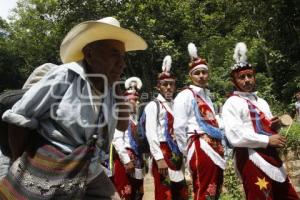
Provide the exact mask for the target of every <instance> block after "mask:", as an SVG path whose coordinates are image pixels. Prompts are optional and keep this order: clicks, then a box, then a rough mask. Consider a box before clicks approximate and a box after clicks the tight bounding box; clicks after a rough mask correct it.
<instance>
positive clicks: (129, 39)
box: [60, 17, 147, 63]
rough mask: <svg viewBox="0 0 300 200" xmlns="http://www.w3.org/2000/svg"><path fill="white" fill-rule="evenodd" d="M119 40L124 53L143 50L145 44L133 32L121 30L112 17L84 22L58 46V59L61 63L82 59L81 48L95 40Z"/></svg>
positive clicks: (74, 28) (118, 23)
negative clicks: (123, 46) (122, 45)
mask: <svg viewBox="0 0 300 200" xmlns="http://www.w3.org/2000/svg"><path fill="white" fill-rule="evenodd" d="M106 39H112V40H119V41H121V42H123V43H124V44H125V51H134V50H145V49H146V48H147V43H146V42H145V40H144V39H143V38H141V37H140V36H138V35H137V34H135V33H134V32H132V31H130V30H128V29H125V28H122V27H121V26H120V22H119V21H118V20H116V19H115V18H113V17H105V18H102V19H100V20H97V21H86V22H82V23H80V24H78V25H76V26H74V27H73V28H72V29H71V30H70V31H69V33H68V34H67V35H66V37H65V38H64V40H63V41H62V43H61V46H60V58H61V60H62V62H63V63H68V62H73V61H79V60H82V59H83V53H82V48H83V47H85V46H86V45H87V44H89V43H91V42H94V41H97V40H106Z"/></svg>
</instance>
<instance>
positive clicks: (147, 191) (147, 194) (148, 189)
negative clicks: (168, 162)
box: [143, 174, 154, 200]
mask: <svg viewBox="0 0 300 200" xmlns="http://www.w3.org/2000/svg"><path fill="white" fill-rule="evenodd" d="M153 181H154V180H153V177H152V175H150V174H146V176H145V178H144V197H143V200H151V199H153V200H154V182H153Z"/></svg>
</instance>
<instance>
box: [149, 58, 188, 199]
mask: <svg viewBox="0 0 300 200" xmlns="http://www.w3.org/2000/svg"><path fill="white" fill-rule="evenodd" d="M170 68H171V56H166V57H165V59H164V61H163V66H162V70H163V72H162V73H161V74H160V75H159V80H158V81H160V83H162V82H163V81H175V78H174V77H173V76H171V74H170ZM172 107H173V102H172V101H167V100H166V99H165V98H164V97H163V95H161V94H159V95H158V96H157V97H156V99H155V100H154V101H151V102H150V103H149V104H148V105H147V106H146V107H145V114H146V127H145V128H146V136H147V140H148V143H149V146H150V152H151V154H152V156H153V162H152V174H153V177H154V185H155V199H156V200H165V199H170V200H171V199H172V200H174V199H178V200H183V199H187V198H188V191H187V186H186V182H185V178H184V173H183V170H182V166H183V162H182V160H183V157H182V154H181V153H180V151H179V149H178V146H177V143H176V141H175V137H174V133H173V120H174V119H173V110H172ZM158 112H159V113H158ZM157 118H158V119H157ZM161 159H164V160H165V161H166V163H167V165H168V176H163V175H162V174H160V173H159V171H158V166H157V161H158V160H161Z"/></svg>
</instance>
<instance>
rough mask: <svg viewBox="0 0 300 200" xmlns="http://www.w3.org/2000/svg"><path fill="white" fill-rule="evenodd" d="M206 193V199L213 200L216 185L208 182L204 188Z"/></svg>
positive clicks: (215, 193)
mask: <svg viewBox="0 0 300 200" xmlns="http://www.w3.org/2000/svg"><path fill="white" fill-rule="evenodd" d="M206 193H207V195H206V196H205V199H206V200H214V199H216V196H217V185H216V184H215V183H212V184H209V185H208V188H207V190H206Z"/></svg>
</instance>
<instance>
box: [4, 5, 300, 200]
mask: <svg viewBox="0 0 300 200" xmlns="http://www.w3.org/2000/svg"><path fill="white" fill-rule="evenodd" d="M106 16H114V17H116V18H117V19H118V20H119V21H120V22H121V25H122V27H126V28H129V29H131V30H133V31H135V32H137V33H138V34H139V35H141V36H142V37H143V38H144V39H145V40H146V41H147V43H148V45H149V48H148V49H147V50H146V51H141V52H132V53H129V54H128V55H127V56H126V63H127V66H128V67H127V68H126V70H125V73H124V76H123V79H124V80H125V79H126V78H128V77H130V76H138V77H141V79H142V81H143V84H144V87H143V89H142V90H143V91H142V94H147V95H146V98H145V99H144V100H145V101H146V100H147V97H148V98H151V97H152V96H153V94H154V93H155V86H156V76H157V73H158V72H160V71H161V65H162V61H163V58H164V57H165V56H166V55H171V56H172V59H173V64H172V72H173V73H175V75H176V77H177V87H178V88H179V89H180V88H182V87H183V86H185V85H186V84H188V83H189V78H188V76H187V74H188V62H189V61H190V58H189V55H188V52H187V44H188V43H189V42H193V43H195V44H196V46H197V47H198V54H199V55H200V57H202V58H205V59H206V60H207V61H208V63H209V70H210V81H209V89H210V90H211V92H212V98H213V99H214V102H215V104H216V105H217V106H221V105H222V104H223V103H224V101H225V100H226V98H227V95H228V94H230V92H232V89H233V87H232V84H231V83H230V77H229V71H230V66H232V64H233V63H234V61H233V58H232V54H233V49H234V46H235V44H236V43H237V42H240V41H243V42H245V43H246V44H247V46H248V49H249V52H248V61H249V62H250V63H251V64H252V65H253V66H254V68H255V70H256V72H257V75H256V78H257V90H258V93H259V95H260V96H261V97H263V98H265V99H266V100H267V101H268V102H269V103H270V106H271V109H272V111H273V112H274V113H275V114H276V115H281V114H283V113H289V114H290V115H292V116H294V114H295V109H294V102H295V101H296V99H295V93H296V92H297V91H300V41H299V36H300V1H299V0H251V1H250V0H168V1H162V0H140V1H139V0H18V2H17V6H16V8H15V9H14V10H13V12H12V13H11V15H10V17H9V20H5V19H2V18H0V77H1V78H0V92H2V91H3V90H6V89H13V88H21V86H22V85H23V83H24V81H25V80H26V78H27V77H28V76H29V74H30V73H31V72H32V71H33V69H34V68H36V67H37V66H39V65H41V64H43V63H46V62H51V63H55V64H60V63H61V60H60V58H59V47H60V43H61V41H62V39H63V38H64V36H65V35H66V33H67V32H68V31H69V30H70V29H71V28H72V27H73V26H74V25H76V24H78V23H80V22H83V21H86V20H97V19H101V18H103V17H106ZM148 100H149V99H148ZM284 131H285V133H286V134H287V135H288V137H289V143H288V145H287V147H286V148H285V150H284V151H283V153H284V152H300V149H299V146H300V139H299V138H300V125H299V124H296V123H294V125H293V126H292V128H291V129H288V130H287V131H286V130H285V129H284ZM288 132H289V133H288ZM291 150H292V151H291ZM299 155H300V153H299ZM296 177H298V175H297V176H296ZM224 185H225V191H224V193H223V195H222V200H226V199H230V200H233V199H242V190H241V185H240V183H239V182H238V181H237V178H236V176H235V173H234V170H233V167H232V159H229V161H228V168H227V169H226V171H225V183H224ZM299 185H300V183H299Z"/></svg>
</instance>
